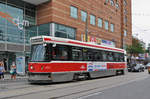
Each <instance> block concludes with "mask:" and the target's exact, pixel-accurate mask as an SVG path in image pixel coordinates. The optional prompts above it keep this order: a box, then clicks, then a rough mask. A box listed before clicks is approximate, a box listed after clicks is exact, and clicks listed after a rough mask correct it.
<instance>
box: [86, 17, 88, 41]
mask: <svg viewBox="0 0 150 99" xmlns="http://www.w3.org/2000/svg"><path fill="white" fill-rule="evenodd" d="M85 41H86V42H88V17H86V22H85Z"/></svg>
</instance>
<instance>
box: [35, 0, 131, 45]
mask: <svg viewBox="0 0 150 99" xmlns="http://www.w3.org/2000/svg"><path fill="white" fill-rule="evenodd" d="M114 1H115V2H116V0H114ZM104 2H105V0H51V2H49V3H45V4H41V5H39V6H38V7H37V24H44V23H48V22H55V23H59V24H64V25H67V26H71V27H74V28H76V30H77V34H76V38H77V40H81V35H82V34H85V22H82V21H81V14H80V11H81V10H83V11H87V13H88V30H89V32H90V33H89V35H90V36H96V37H98V38H101V39H105V40H110V41H112V39H114V40H115V41H116V45H117V47H122V34H121V33H122V31H123V28H124V26H122V25H123V24H122V19H123V17H122V15H123V14H122V13H121V11H122V9H121V8H122V7H121V6H122V3H121V2H120V0H118V2H119V9H117V8H116V7H115V6H111V5H110V2H109V3H108V4H106V5H105V4H104ZM127 2H128V5H127V9H128V12H129V15H128V24H127V27H126V29H127V31H128V33H129V34H128V36H127V37H126V44H129V45H130V44H131V43H132V40H131V38H132V37H131V35H132V32H131V28H132V27H131V15H130V13H131V1H130V0H127ZM71 5H72V6H75V7H76V8H78V19H74V18H72V17H70V6H71ZM90 14H93V15H95V16H96V25H95V26H93V25H91V24H90ZM99 17H100V18H102V19H103V27H102V28H99V27H98V25H97V20H98V18H99ZM105 20H108V21H109V27H110V23H113V24H114V25H115V31H114V32H110V28H109V31H107V30H105V29H104V21H105Z"/></svg>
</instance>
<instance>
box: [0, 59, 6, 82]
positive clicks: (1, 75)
mask: <svg viewBox="0 0 150 99" xmlns="http://www.w3.org/2000/svg"><path fill="white" fill-rule="evenodd" d="M4 72H5V68H4V64H3V62H2V61H1V62H0V79H3V80H4Z"/></svg>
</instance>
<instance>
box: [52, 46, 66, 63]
mask: <svg viewBox="0 0 150 99" xmlns="http://www.w3.org/2000/svg"><path fill="white" fill-rule="evenodd" d="M52 57H53V59H54V60H68V46H63V45H57V46H55V47H53V49H52Z"/></svg>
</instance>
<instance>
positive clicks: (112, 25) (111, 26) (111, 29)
mask: <svg viewBox="0 0 150 99" xmlns="http://www.w3.org/2000/svg"><path fill="white" fill-rule="evenodd" d="M110 31H111V32H114V24H112V23H111V24H110Z"/></svg>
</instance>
